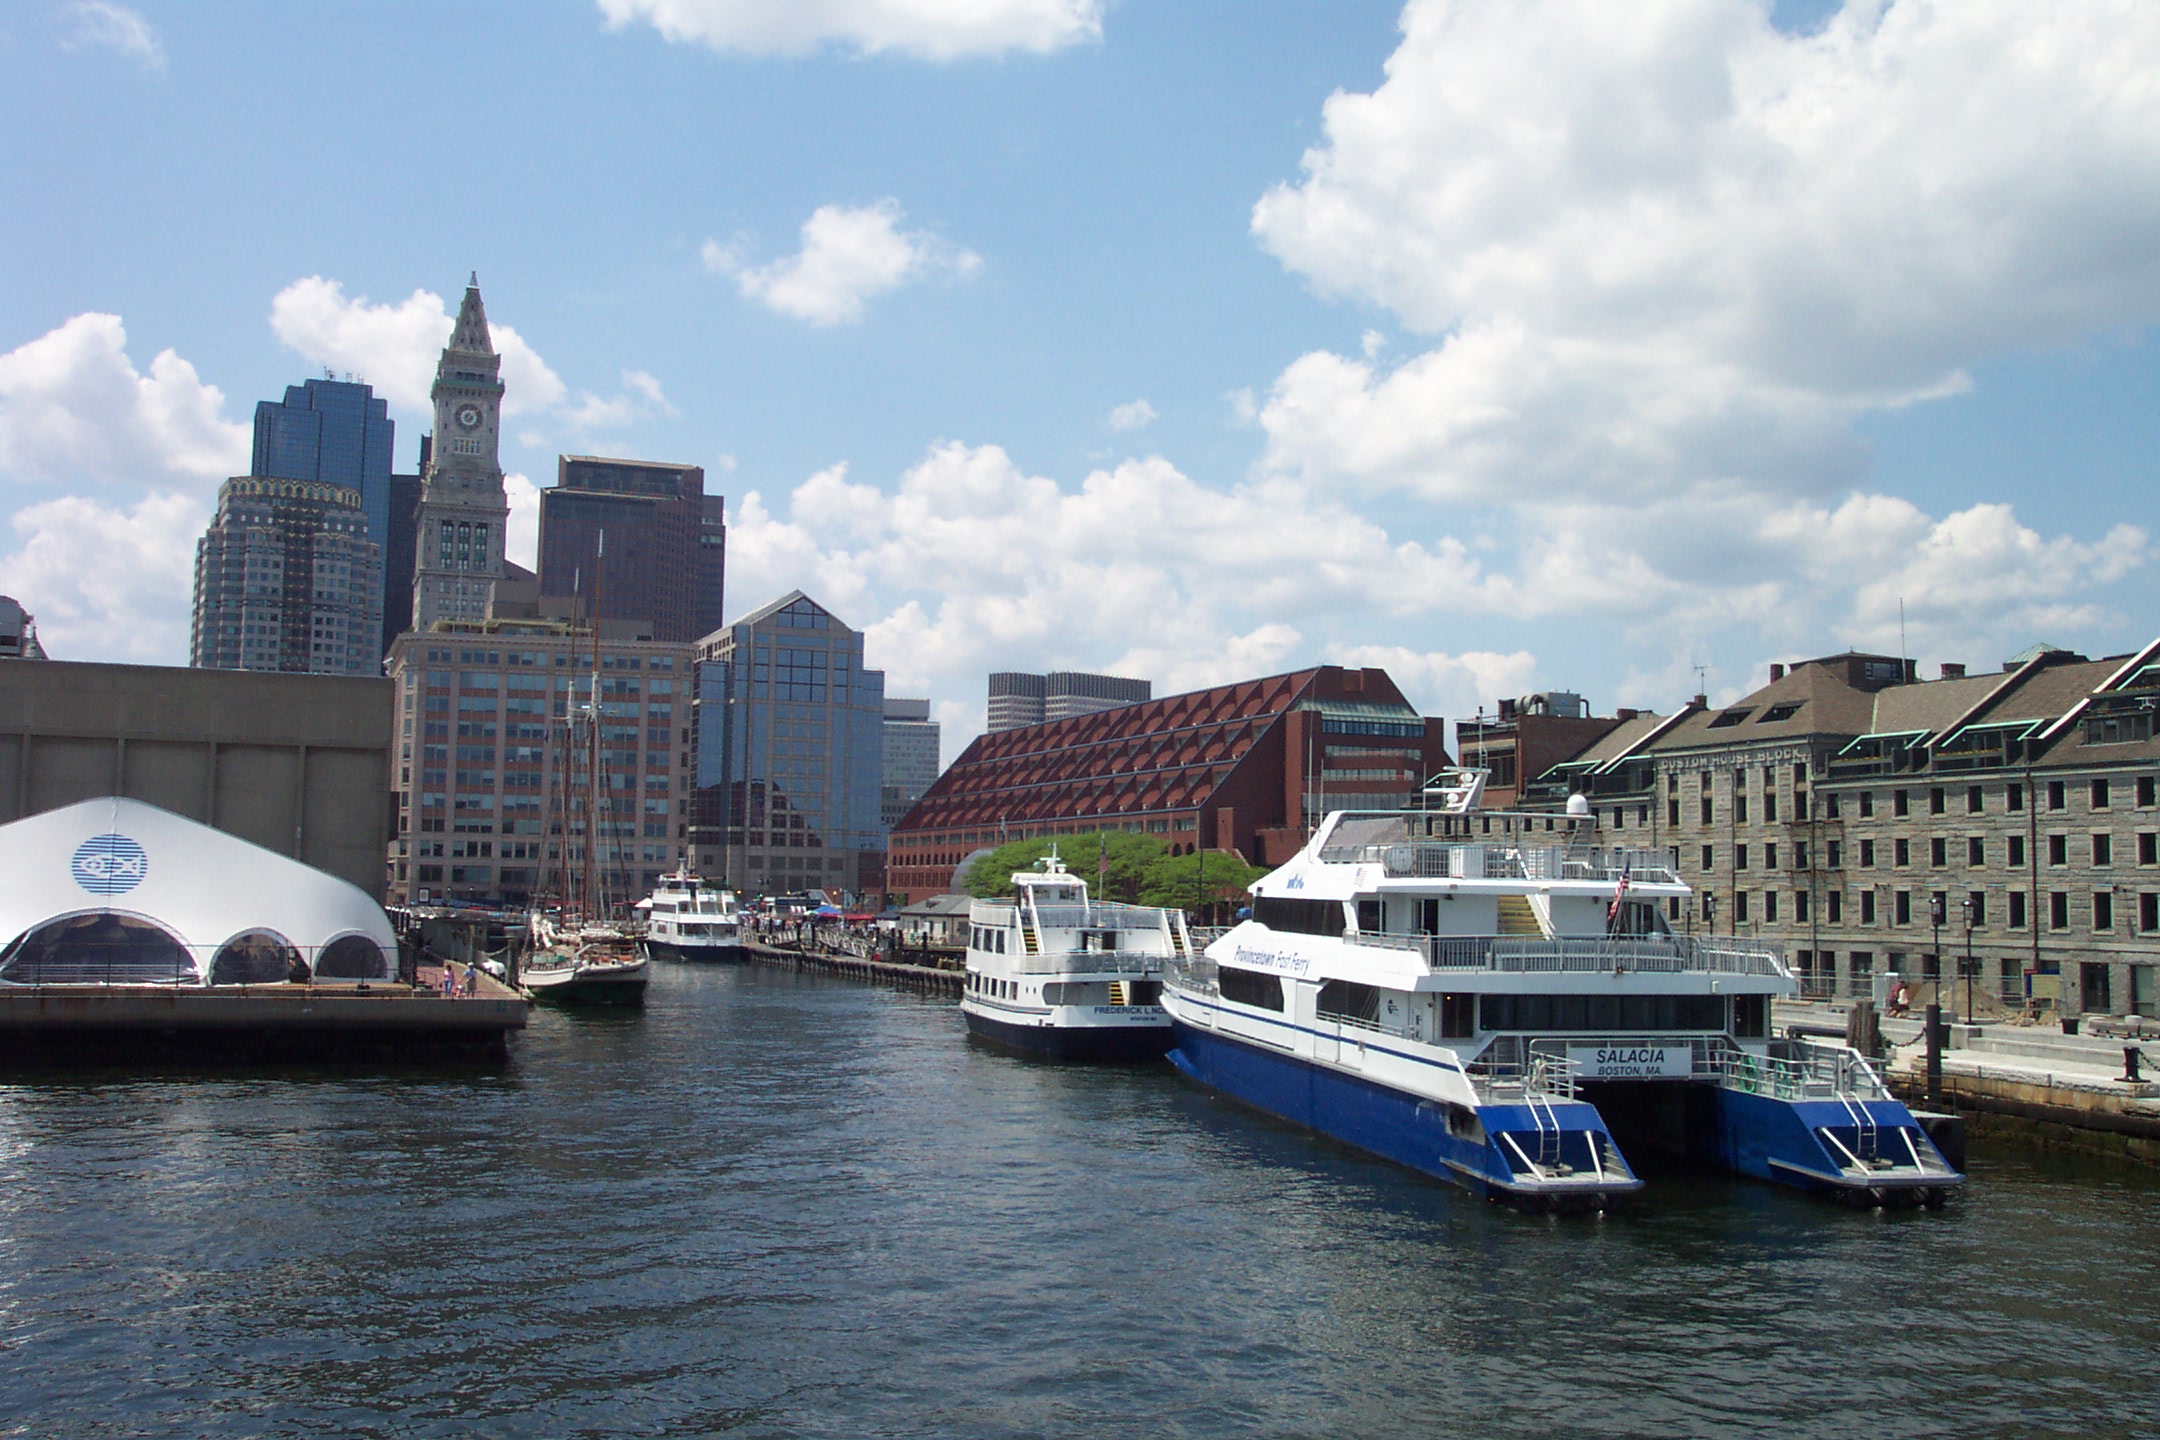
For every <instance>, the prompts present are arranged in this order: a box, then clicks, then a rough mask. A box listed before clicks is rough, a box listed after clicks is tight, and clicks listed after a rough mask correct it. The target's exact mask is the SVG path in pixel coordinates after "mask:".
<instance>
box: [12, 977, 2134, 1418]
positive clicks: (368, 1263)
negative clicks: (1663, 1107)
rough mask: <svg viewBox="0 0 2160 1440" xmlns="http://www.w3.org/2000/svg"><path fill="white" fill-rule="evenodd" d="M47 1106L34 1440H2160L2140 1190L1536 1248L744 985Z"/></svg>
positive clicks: (2037, 1180) (26, 1181)
mask: <svg viewBox="0 0 2160 1440" xmlns="http://www.w3.org/2000/svg"><path fill="white" fill-rule="evenodd" d="M0 1082H4V1083H0V1210H4V1218H0V1435H8V1436H14V1435H23V1436H40V1437H42V1436H63V1435H64V1436H75V1437H100V1436H123V1435H125V1436H139V1435H264V1436H317V1435H322V1436H328V1435H339V1436H378V1435H380V1436H390V1435H399V1436H408V1435H411V1436H435V1435H441V1436H467V1435H481V1436H547V1437H569V1436H612V1435H631V1436H641V1435H651V1436H695V1435H717V1434H729V1435H743V1436H790V1435H815V1436H866V1435H908V1436H916V1435H920V1436H945V1435H955V1436H1035V1435H1058V1436H1093V1435H1100V1436H1121V1437H1122V1436H1132V1435H1156V1434H1161V1435H1174V1436H1215V1435H1224V1436H1228V1435H1249V1434H1263V1435H1313V1436H1333V1435H1343V1436H1365V1435H1409V1434H1419V1435H1463V1436H1471V1435H1476V1436H1481V1437H1483V1436H1518V1435H1519V1436H1543V1435H1551V1434H1558V1433H1578V1434H1596V1435H1600V1436H1616V1435H1644V1436H1650V1435H1655V1436H1660V1437H1674V1436H1693V1435H1704V1436H1707V1435H1727V1434H1733V1433H1737V1432H1741V1431H1743V1430H1746V1431H1753V1432H1757V1433H1762V1434H1775V1435H1794V1436H1825V1437H1829V1436H1839V1437H1843V1436H1855V1435H1861V1436H1868V1437H1875V1440H1889V1437H1903V1436H1923V1435H1942V1436H1952V1435H1955V1436H1962V1437H1971V1436H2004V1437H2009V1436H2018V1437H2029V1436H2044V1435H2062V1436H2072V1435H2074V1436H2080V1437H2102V1436H2116V1435H2125V1436H2127V1435H2152V1434H2160V1224H2156V1223H2155V1219H2154V1217H2155V1213H2156V1202H2160V1177H2156V1176H2155V1175H2154V1174H2153V1173H2152V1172H2149V1171H2144V1170H2137V1169H2130V1168H2115V1167H2111V1166H2107V1165H2103V1164H2100V1163H2097V1162H2089V1161H2070V1160H2059V1159H2053V1158H2049V1157H2046V1156H2043V1155H2038V1154H2036V1153H2034V1152H2028V1151H2021V1150H2014V1149H2007V1148H2001V1147H1995V1148H1990V1147H1987V1146H1980V1147H1976V1153H1975V1155H1974V1157H1973V1171H1972V1180H1971V1183H1970V1185H1969V1186H1968V1188H1967V1190H1966V1192H1965V1193H1964V1194H1962V1195H1961V1196H1959V1197H1958V1198H1956V1199H1955V1200H1953V1201H1952V1203H1951V1205H1950V1207H1949V1208H1948V1209H1947V1210H1945V1211H1943V1212H1941V1213H1936V1214H1930V1213H1926V1212H1903V1213H1895V1214H1878V1213H1870V1212H1858V1211H1851V1210H1845V1209H1840V1208H1838V1207H1836V1206H1834V1205H1831V1204H1828V1203H1825V1202H1822V1201H1819V1200H1814V1199H1810V1198H1808V1197H1806V1196H1803V1195H1799V1194H1796V1193H1792V1192H1789V1191H1785V1190H1780V1189H1774V1188H1771V1187H1769V1186H1767V1185H1762V1184H1756V1183H1752V1182H1745V1181H1736V1180H1731V1179H1727V1178H1724V1177H1720V1176H1715V1175H1704V1174H1701V1173H1692V1172H1679V1173H1658V1172H1655V1171H1653V1172H1652V1183H1651V1185H1650V1187H1649V1189H1648V1190H1647V1192H1646V1193H1645V1194H1644V1195H1643V1196H1642V1197H1641V1198H1640V1199H1639V1200H1637V1201H1636V1202H1635V1203H1634V1204H1633V1205H1632V1206H1631V1207H1630V1208H1629V1209H1627V1210H1626V1211H1623V1212H1621V1213H1618V1214H1614V1215H1610V1216H1607V1217H1603V1218H1597V1217H1586V1216H1576V1217H1567V1218H1561V1219H1553V1218H1548V1217H1530V1216H1524V1215H1519V1214H1516V1213H1513V1212H1511V1211H1507V1210H1503V1209H1499V1208H1496V1207H1493V1206H1491V1205H1488V1204H1487V1203H1485V1202H1484V1201H1482V1200H1478V1199H1475V1198H1472V1197H1470V1196H1468V1195H1466V1194H1463V1193H1461V1192H1458V1191H1455V1190H1452V1189H1449V1188H1447V1187H1444V1186H1441V1185H1437V1184H1434V1183H1431V1182H1429V1181H1426V1180H1424V1179H1421V1178H1418V1177H1415V1176H1412V1175H1409V1174H1407V1173H1405V1172H1402V1171H1400V1170H1396V1169H1394V1168H1392V1167H1390V1166H1387V1165H1385V1164H1381V1163H1378V1162H1374V1161H1369V1160H1366V1159H1364V1158H1362V1157H1360V1156H1358V1155H1356V1154H1354V1153H1352V1152H1349V1151H1345V1150H1342V1149H1340V1148H1337V1147H1333V1146H1331V1145H1328V1144H1326V1143H1324V1142H1320V1141H1316V1140H1314V1139H1312V1138H1310V1137H1307V1136H1303V1135H1299V1134H1296V1133H1292V1132H1290V1131H1288V1130H1286V1129H1283V1128H1282V1127H1279V1126H1276V1125H1274V1124H1272V1123H1270V1122H1268V1121H1266V1120H1264V1119H1261V1118H1258V1117H1255V1116H1253V1115H1251V1114H1248V1113H1245V1112H1241V1111H1239V1110H1236V1109H1234V1108H1231V1107H1229V1106H1226V1105H1224V1104H1222V1103H1220V1102H1218V1101H1216V1100H1213V1099H1211V1098H1209V1097H1208V1096H1206V1095H1205V1094H1203V1093H1201V1092H1198V1091H1196V1090H1194V1089H1192V1088H1190V1087H1188V1086H1186V1085H1184V1084H1183V1083H1181V1082H1180V1081H1178V1080H1177V1079H1176V1078H1175V1077H1174V1075H1173V1074H1172V1072H1171V1071H1170V1070H1169V1069H1168V1067H1167V1066H1161V1065H1153V1066H1144V1067H1127V1068H1110V1069H1084V1068H1072V1067H1054V1066H1049V1065H1043V1064H1035V1063H1029V1062H1024V1061H1019V1060H1014V1059H1009V1058H1006V1057H1004V1056H1002V1055H1000V1054H997V1053H994V1052H990V1051H987V1050H984V1049H981V1048H979V1047H976V1046H972V1045H970V1044H969V1043H968V1042H967V1041H965V1040H964V1039H963V1038H962V1025H961V1020H960V1016H959V1014H958V1012H957V1010H956V1009H955V1008H954V1006H953V1005H952V1004H951V1002H949V1001H944V1000H936V999H928V998H923V997H917V996H908V995H901V994H897V993H893V992H890V991H886V990H881V989H876V988H871V987H866V986H861V985H856V984H852V983H848V982H846V981H840V980H833V979H825V978H820V977H808V976H797V975H793V974H788V973H783V972H777V971H770V970H761V969H754V968H735V967H682V966H656V967H655V973H654V976H653V981H652V986H651V990H650V993H649V997H648V1007H647V1009H646V1010H645V1011H644V1012H643V1013H642V1014H637V1013H628V1014H597V1013H596V1014H590V1015H581V1014H574V1013H542V1014H538V1015H536V1016H535V1017H534V1023H533V1026H532V1028H531V1029H530V1030H529V1031H528V1032H526V1033H525V1034H524V1035H523V1036H521V1037H520V1038H519V1039H517V1040H516V1041H515V1042H513V1046H512V1054H511V1058H510V1060H509V1062H508V1063H507V1064H505V1065H503V1066H501V1067H499V1068H496V1069H492V1070H487V1071H483V1072H474V1073H461V1074H443V1073H433V1074H426V1075H378V1074H354V1073H349V1072H348V1073H340V1074H290V1073H279V1074H260V1073H251V1074H241V1075H216V1074H179V1073H171V1074H162V1073H161V1074H147V1075H135V1074H129V1075H72V1076H66V1077H53V1076H42V1075H20V1074H16V1075H7V1076H4V1077H0Z"/></svg>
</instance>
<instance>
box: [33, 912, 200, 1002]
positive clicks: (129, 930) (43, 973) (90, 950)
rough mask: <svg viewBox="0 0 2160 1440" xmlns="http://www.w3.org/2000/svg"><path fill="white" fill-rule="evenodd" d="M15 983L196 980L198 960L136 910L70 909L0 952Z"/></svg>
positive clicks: (109, 983)
mask: <svg viewBox="0 0 2160 1440" xmlns="http://www.w3.org/2000/svg"><path fill="white" fill-rule="evenodd" d="M0 980H5V981H8V982H10V983H12V984H16V985H101V984H103V985H158V984H193V983H194V981H195V961H194V960H193V958H192V957H190V956H189V954H188V952H187V947H186V946H184V945H182V944H181V943H180V941H179V940H178V939H177V938H176V937H174V936H173V935H171V934H169V933H167V932H166V931H165V930H164V929H163V928H162V927H160V926H157V925H153V924H152V923H151V922H149V921H148V920H142V919H138V918H136V917H135V916H133V915H114V914H110V913H106V914H98V915H70V916H68V917H67V918H66V919H64V920H53V921H48V922H47V923H46V924H43V925H40V926H38V927H37V928H36V929H34V930H31V931H28V932H26V933H24V934H22V935H19V936H17V937H16V939H15V941H14V943H13V944H11V945H9V946H8V948H7V950H6V951H5V952H4V953H0Z"/></svg>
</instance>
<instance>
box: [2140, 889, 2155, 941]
mask: <svg viewBox="0 0 2160 1440" xmlns="http://www.w3.org/2000/svg"><path fill="white" fill-rule="evenodd" d="M2138 929H2140V930H2142V931H2143V932H2145V933H2146V934H2147V935H2150V934H2152V933H2153V932H2154V931H2155V930H2160V894H2154V893H2153V892H2152V891H2150V890H2146V891H2144V892H2142V893H2140V894H2139V896H2138Z"/></svg>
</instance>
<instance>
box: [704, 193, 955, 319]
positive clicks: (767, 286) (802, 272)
mask: <svg viewBox="0 0 2160 1440" xmlns="http://www.w3.org/2000/svg"><path fill="white" fill-rule="evenodd" d="M900 220H901V210H900V202H899V201H897V200H891V199H886V200H880V201H878V202H877V203H876V204H875V205H865V206H861V207H859V208H856V207H849V206H845V205H820V206H819V207H818V208H817V209H816V210H815V211H814V212H812V214H811V216H810V218H809V219H808V220H805V221H804V222H803V226H802V249H801V250H799V251H797V252H796V253H795V254H793V255H789V256H785V257H783V258H781V259H778V260H775V261H773V262H771V263H770V264H766V265H748V264H745V263H744V260H743V257H742V254H741V252H740V250H739V249H738V248H736V247H731V246H725V245H722V244H720V243H719V242H718V241H714V240H708V241H706V242H705V246H704V250H703V256H704V260H705V264H706V267H707V268H708V269H711V270H713V271H714V272H716V273H718V274H722V275H727V276H731V277H733V279H734V281H735V283H736V285H737V286H738V287H739V288H740V289H741V291H742V293H743V297H744V298H745V299H749V300H755V301H757V302H758V303H760V304H762V305H764V306H766V307H767V308H769V309H771V310H774V311H777V312H778V313H780V314H782V315H788V316H792V317H793V318H795V319H797V320H807V321H809V322H810V323H811V324H813V325H852V324H854V323H855V322H856V321H858V320H860V319H862V315H863V304H864V302H865V301H867V300H871V299H873V298H875V297H877V296H879V295H883V294H885V293H887V292H888V291H892V290H896V289H898V288H899V287H900V286H902V285H905V284H907V283H908V282H910V281H913V280H923V279H928V278H931V277H934V276H939V275H944V276H950V277H955V278H965V277H966V276H969V275H972V274H974V273H975V272H976V271H977V270H979V269H980V268H982V257H981V256H979V255H977V254H975V252H974V251H972V250H963V249H958V248H956V247H954V246H953V245H951V244H949V243H947V242H946V241H944V240H941V239H939V238H938V237H937V236H935V235H932V234H929V233H928V232H925V231H914V232H903V231H902V230H901V229H900Z"/></svg>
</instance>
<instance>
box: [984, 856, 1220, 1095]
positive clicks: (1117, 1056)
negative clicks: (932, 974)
mask: <svg viewBox="0 0 2160 1440" xmlns="http://www.w3.org/2000/svg"><path fill="white" fill-rule="evenodd" d="M1039 863H1040V867H1041V868H1039V869H1036V870H1022V871H1019V872H1017V873H1016V874H1014V876H1013V877H1012V884H1013V895H1012V898H1011V899H1010V900H977V901H976V902H975V903H974V904H973V905H972V906H970V907H969V909H968V949H967V987H966V989H965V990H964V991H963V992H962V994H961V997H960V1013H961V1014H963V1015H965V1016H966V1017H967V1026H968V1030H969V1031H970V1032H971V1033H972V1034H974V1035H976V1036H978V1037H979V1038H981V1039H984V1040H988V1041H990V1042H992V1043H993V1044H997V1045H1002V1046H1005V1047H1007V1048H1009V1049H1013V1050H1022V1051H1026V1052H1028V1053H1030V1054H1035V1055H1044V1056H1048V1057H1050V1058H1052V1059H1057V1060H1141V1059H1148V1058H1152V1057H1154V1056H1157V1055H1160V1054H1162V1053H1163V1051H1165V1050H1167V1049H1169V1048H1170V1018H1169V1016H1167V1015H1165V1014H1164V1013H1163V1010H1162V1006H1161V1005H1160V1004H1159V1003H1157V997H1158V996H1159V995H1160V993H1161V991H1162V981H1163V968H1164V966H1165V965H1166V964H1167V963H1168V962H1169V961H1170V960H1171V959H1172V958H1175V957H1185V956H1190V955H1191V953H1192V941H1191V939H1190V938H1189V937H1188V934H1187V932H1186V929H1185V916H1184V915H1183V914H1182V913H1181V912H1179V911H1176V910H1158V909H1155V908H1153V907H1150V906H1142V905H1120V904H1116V903H1114V902H1111V901H1104V900H1090V899H1089V898H1088V890H1087V882H1086V881H1084V880H1082V879H1081V878H1080V877H1079V876H1077V875H1074V874H1072V873H1071V872H1069V871H1068V870H1066V868H1065V866H1064V864H1063V862H1061V861H1060V860H1059V859H1058V858H1057V856H1056V854H1055V853H1053V854H1051V855H1049V856H1048V857H1046V858H1045V859H1043V860H1042V861H1041V862H1039Z"/></svg>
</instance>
